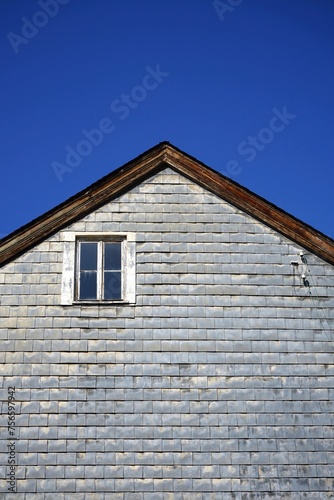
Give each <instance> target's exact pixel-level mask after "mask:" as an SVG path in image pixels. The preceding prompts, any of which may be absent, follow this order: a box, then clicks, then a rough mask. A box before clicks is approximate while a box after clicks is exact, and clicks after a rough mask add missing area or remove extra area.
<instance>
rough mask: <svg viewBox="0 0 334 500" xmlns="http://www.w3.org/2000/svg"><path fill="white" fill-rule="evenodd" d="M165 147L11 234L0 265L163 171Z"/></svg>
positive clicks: (113, 174) (132, 163) (3, 245)
mask: <svg viewBox="0 0 334 500" xmlns="http://www.w3.org/2000/svg"><path fill="white" fill-rule="evenodd" d="M164 150H165V148H164V147H161V148H159V149H158V150H157V151H153V152H150V153H149V154H147V155H143V156H142V158H141V159H140V161H139V162H138V161H137V162H130V163H129V164H127V165H126V166H124V167H123V168H120V169H118V170H117V171H115V172H112V173H111V174H109V175H107V176H106V177H104V178H103V179H101V180H100V181H98V182H96V183H94V184H92V186H91V187H89V188H88V189H86V190H83V191H81V192H80V193H78V195H77V196H74V197H72V198H70V199H69V200H67V201H65V202H63V203H62V204H60V205H58V206H57V207H55V208H54V209H52V210H50V211H49V212H47V213H46V214H44V215H42V216H41V217H39V218H37V219H35V220H34V221H32V222H31V223H29V224H27V225H25V226H23V227H22V228H21V229H19V230H17V231H15V232H14V233H13V236H12V237H9V239H8V240H7V241H6V239H5V241H4V243H3V244H2V245H1V248H0V265H3V264H5V263H7V262H9V261H10V260H11V259H12V258H14V257H17V256H19V255H21V254H22V253H24V252H26V251H27V250H29V249H30V248H32V247H33V246H35V245H37V244H38V243H40V242H41V241H43V240H44V239H45V238H47V237H49V236H51V235H52V234H55V233H56V232H57V231H59V230H60V229H62V228H64V227H66V226H68V225H69V224H71V223H73V222H75V221H76V220H78V219H79V218H82V217H84V216H85V215H87V214H89V213H90V212H91V211H93V210H96V209H97V208H99V207H100V206H102V205H103V204H105V203H107V202H108V201H110V200H112V199H114V198H116V197H118V196H120V195H121V194H122V193H124V192H125V191H127V190H129V189H131V188H132V187H134V186H135V185H136V184H138V183H140V182H142V181H143V180H144V179H145V178H147V177H149V176H150V175H152V174H153V173H154V172H157V171H159V170H161V169H163V168H164V167H165V166H166V165H164V159H165V158H166V154H165V153H164Z"/></svg>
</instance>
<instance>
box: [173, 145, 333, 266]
mask: <svg viewBox="0 0 334 500" xmlns="http://www.w3.org/2000/svg"><path fill="white" fill-rule="evenodd" d="M168 163H169V164H170V166H171V167H172V168H174V169H175V170H177V171H178V172H180V173H182V174H183V175H185V176H186V177H188V178H190V179H191V180H192V181H195V182H197V183H198V184H199V185H201V186H202V187H204V188H205V189H208V190H209V191H211V192H212V193H214V194H216V195H217V196H219V197H220V198H222V199H224V200H226V201H227V202H229V203H231V204H232V205H234V206H235V207H237V208H239V209H240V210H242V211H244V212H246V213H248V214H249V215H251V216H252V217H254V218H256V219H257V220H259V221H260V222H262V223H264V224H266V225H268V226H269V227H270V228H272V229H274V230H275V231H278V232H279V233H281V234H282V235H283V236H285V237H287V238H289V239H290V240H292V241H294V242H295V243H297V244H299V245H300V246H302V247H303V248H305V249H306V250H309V251H310V252H312V253H314V254H315V255H318V256H319V257H320V258H322V259H323V260H325V261H326V262H328V263H330V264H332V265H334V241H333V240H332V239H331V238H328V237H327V236H326V235H323V234H322V233H319V232H318V231H316V230H315V229H313V228H312V227H311V226H308V225H306V224H305V223H303V222H301V221H299V220H298V219H296V218H295V217H293V216H291V215H290V214H288V213H286V212H284V211H283V210H282V209H280V208H278V207H276V206H274V205H272V204H271V203H270V202H268V201H266V200H264V199H263V198H261V197H260V196H258V195H256V194H254V193H252V192H251V191H249V190H247V189H246V188H244V187H242V186H240V185H239V184H237V183H236V182H234V181H231V180H230V179H228V178H227V177H224V176H222V175H221V174H219V173H218V172H215V171H213V170H211V169H210V168H208V167H206V166H204V165H201V164H200V163H199V162H194V161H193V160H192V159H190V158H188V157H186V156H184V155H182V154H180V153H179V152H178V151H175V150H173V151H171V154H170V155H169V159H168Z"/></svg>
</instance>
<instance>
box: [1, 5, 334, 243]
mask: <svg viewBox="0 0 334 500" xmlns="http://www.w3.org/2000/svg"><path fill="white" fill-rule="evenodd" d="M36 25H37V26H36ZM0 35H1V36H0V57H1V86H2V91H1V106H0V113H1V124H2V130H1V156H0V160H1V187H2V189H1V197H0V203H1V212H0V236H5V235H6V234H8V233H10V232H12V231H14V230H15V229H17V228H18V227H20V226H21V225H23V224H25V223H27V222H29V221H30V220H32V219H33V218H35V217H37V216H38V215H41V214H42V213H44V212H45V211H47V210H49V209H50V208H52V207H54V206H55V205H57V204H58V203H60V202H62V201H64V200H65V199H67V198H68V197H70V196H72V195H73V194H75V193H77V192H78V191H80V190H81V189H83V188H85V187H86V186H88V185H89V184H91V183H92V182H94V181H95V180H97V179H99V178H100V177H102V176H103V175H105V174H107V173H108V172H110V171H112V170H114V169H115V168H117V167H119V166H121V165H122V164H124V163H125V162H127V161H129V160H131V159H132V158H134V157H136V156H137V155H139V154H140V153H142V152H144V151H145V150H147V149H149V148H150V147H152V146H154V145H155V144H157V143H158V142H161V141H170V142H171V143H173V144H174V145H175V146H177V147H179V148H181V149H182V150H184V151H186V152H187V153H189V154H191V155H192V156H195V157H196V158H198V159H199V160H201V161H203V162H204V163H206V164H207V165H209V166H210V167H212V168H214V169H216V170H218V171H220V172H227V173H228V175H229V176H230V177H231V178H232V179H234V180H235V181H237V182H238V183H240V184H242V185H244V186H245V187H247V188H248V189H251V190H252V191H254V192H255V193H258V194H259V195H261V196H263V197H264V198H266V199H267V200H269V201H271V202H272V203H275V204H276V205H278V206H279V207H281V208H283V209H284V210H286V211H287V212H289V213H291V214H293V215H294V216H296V217H298V218H300V219H301V220H303V221H304V222H306V223H308V224H310V225H312V226H314V227H315V228H316V229H318V230H320V231H322V232H324V233H325V234H327V235H328V236H331V237H332V238H334V225H333V198H334V197H333V191H334V150H333V145H334V140H333V139H334V137H333V135H334V134H333V132H334V112H333V111H334V98H333V92H334V91H333V89H334V78H333V76H334V65H333V61H334V2H333V0H293V1H292V0H222V1H220V2H219V1H218V2H217V1H216V7H215V5H214V2H213V1H211V0H168V1H167V0H140V1H139V0H39V1H37V0H36V1H35V0H1V3H0ZM99 127H100V129H102V132H100V133H96V132H95V135H94V134H93V135H90V131H91V130H92V129H97V128H99ZM83 131H86V132H85V133H83ZM85 134H86V136H87V135H88V138H87V137H85ZM89 140H90V142H82V141H89ZM92 141H93V142H95V144H94V145H92V144H91V143H92ZM87 144H88V145H87ZM73 150H74V151H76V150H78V151H80V153H81V155H80V156H76V157H74V156H73V153H72V154H70V153H69V152H70V151H73ZM71 162H72V163H71ZM75 164H77V165H76V166H75V167H74V166H73V165H75ZM64 168H65V169H66V170H63V171H62V169H64ZM55 170H57V172H58V174H56V172H55ZM60 181H61V182H60Z"/></svg>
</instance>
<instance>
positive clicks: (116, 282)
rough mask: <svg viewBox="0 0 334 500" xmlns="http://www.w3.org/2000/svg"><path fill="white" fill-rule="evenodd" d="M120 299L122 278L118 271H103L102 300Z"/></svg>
mask: <svg viewBox="0 0 334 500" xmlns="http://www.w3.org/2000/svg"><path fill="white" fill-rule="evenodd" d="M121 298H122V276H121V272H120V271H104V299H105V300H117V299H121Z"/></svg>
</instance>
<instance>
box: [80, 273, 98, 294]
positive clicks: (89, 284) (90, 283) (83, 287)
mask: <svg viewBox="0 0 334 500" xmlns="http://www.w3.org/2000/svg"><path fill="white" fill-rule="evenodd" d="M96 277H97V273H96V271H81V273H80V293H79V299H80V300H85V299H96Z"/></svg>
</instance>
